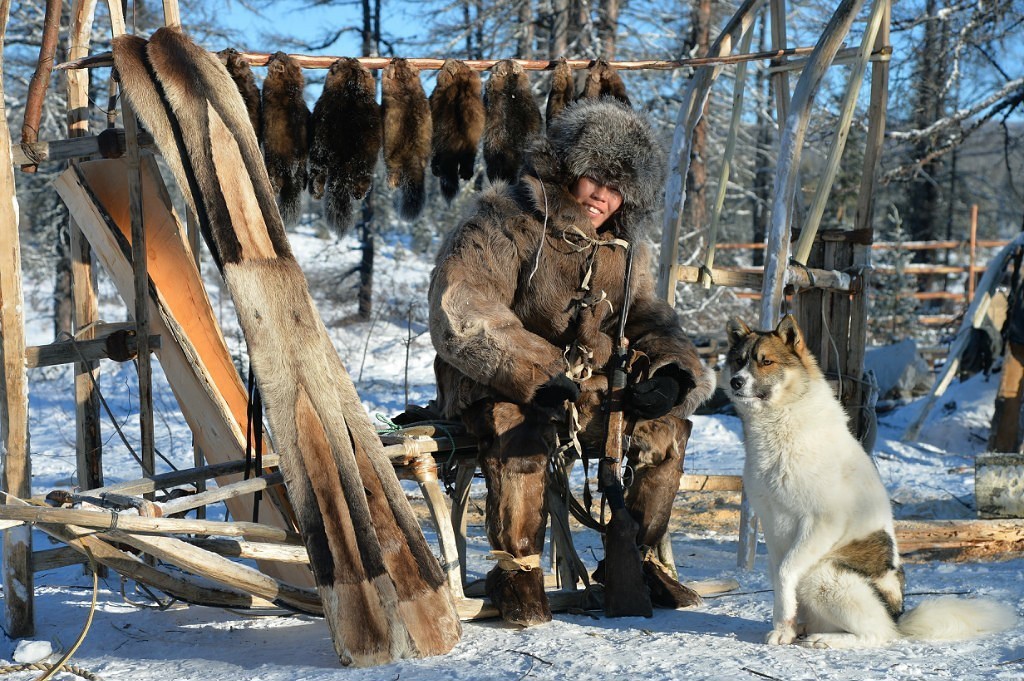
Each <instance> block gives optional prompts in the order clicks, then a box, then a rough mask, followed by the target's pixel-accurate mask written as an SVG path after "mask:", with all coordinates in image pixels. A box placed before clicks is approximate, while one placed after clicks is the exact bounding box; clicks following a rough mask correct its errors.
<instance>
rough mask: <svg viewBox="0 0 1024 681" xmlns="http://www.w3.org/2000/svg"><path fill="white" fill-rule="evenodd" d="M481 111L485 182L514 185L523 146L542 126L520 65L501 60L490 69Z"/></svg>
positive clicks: (527, 79) (520, 167) (521, 165)
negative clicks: (503, 181) (485, 167)
mask: <svg viewBox="0 0 1024 681" xmlns="http://www.w3.org/2000/svg"><path fill="white" fill-rule="evenodd" d="M484 111H485V121H484V133H483V140H484V142H483V147H484V163H485V165H486V166H487V179H489V180H490V181H491V182H494V181H495V180H506V181H507V182H515V181H516V180H518V179H519V172H520V171H521V170H522V168H523V160H524V156H525V152H526V145H527V143H528V142H529V141H530V139H531V138H532V137H533V136H534V135H536V134H537V133H538V132H540V129H541V125H542V122H541V117H540V109H538V108H537V104H536V102H534V101H533V93H532V92H531V91H530V79H529V77H528V76H527V75H526V71H524V70H523V67H522V65H521V64H519V63H518V62H515V61H513V60H511V59H503V60H501V61H499V62H498V63H497V64H495V65H494V66H493V67H491V76H490V78H488V79H487V87H486V89H485V90H484Z"/></svg>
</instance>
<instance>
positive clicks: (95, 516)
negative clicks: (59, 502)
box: [0, 506, 302, 544]
mask: <svg viewBox="0 0 1024 681" xmlns="http://www.w3.org/2000/svg"><path fill="white" fill-rule="evenodd" d="M0 519H5V520H21V521H23V522H29V523H49V524H63V525H79V526H82V527H92V528H96V529H101V530H113V529H122V530H125V531H128V532H139V533H155V534H165V533H177V534H215V535H225V536H229V537H245V538H246V539H264V540H267V541H279V542H285V543H289V544H296V543H298V542H300V541H301V539H302V538H301V537H300V536H299V535H297V534H296V533H294V532H287V531H285V530H281V529H278V528H276V527H268V526H267V525H259V524H257V523H249V522H220V521H216V520H191V519H188V518H142V517H139V516H136V515H128V514H126V513H107V512H102V511H82V510H79V509H73V508H38V507H34V506H33V507H28V506H25V507H21V506H0ZM8 531H10V530H8Z"/></svg>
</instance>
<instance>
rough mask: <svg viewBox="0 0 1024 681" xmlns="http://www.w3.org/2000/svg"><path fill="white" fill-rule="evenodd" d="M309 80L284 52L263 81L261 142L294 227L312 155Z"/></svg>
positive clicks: (272, 59) (272, 60)
mask: <svg viewBox="0 0 1024 681" xmlns="http://www.w3.org/2000/svg"><path fill="white" fill-rule="evenodd" d="M305 85H306V81H305V78H303V76H302V69H301V68H300V67H299V65H298V63H296V61H295V60H294V59H292V58H291V57H290V56H288V55H287V54H285V53H284V52H275V53H274V54H273V55H271V57H270V61H269V62H267V77H266V78H265V79H264V80H263V127H262V130H261V134H260V142H261V143H262V145H263V158H264V160H265V161H266V164H267V173H268V174H269V175H270V183H271V186H273V188H274V192H275V193H276V194H277V197H278V199H277V201H278V206H279V207H280V209H281V217H282V218H283V219H284V221H285V223H286V224H294V223H295V222H296V221H297V220H298V217H299V208H300V205H299V204H300V200H301V198H302V190H303V189H305V188H306V182H307V179H308V171H307V169H306V162H307V158H308V155H309V107H308V106H306V100H305V99H303V96H302V93H303V90H304V89H305Z"/></svg>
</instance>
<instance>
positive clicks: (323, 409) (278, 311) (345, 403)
mask: <svg viewBox="0 0 1024 681" xmlns="http://www.w3.org/2000/svg"><path fill="white" fill-rule="evenodd" d="M114 64H115V66H116V68H117V70H118V73H119V74H120V78H121V84H122V87H123V88H124V94H125V96H126V97H127V98H128V100H129V101H130V102H131V104H132V107H133V108H134V109H135V111H136V112H137V113H138V114H139V116H140V117H141V119H142V121H143V122H144V123H145V125H146V127H147V129H149V130H150V131H151V132H152V134H153V137H154V139H155V140H156V142H157V145H158V146H159V148H160V151H161V153H162V155H163V156H164V158H165V159H166V160H167V163H168V165H169V167H170V168H171V171H172V172H173V173H174V175H175V177H176V179H177V180H178V183H179V185H180V187H181V190H182V193H183V194H184V196H185V199H186V201H187V202H188V203H189V205H190V207H192V208H193V209H194V210H195V213H196V215H197V216H198V218H199V221H200V225H201V227H202V229H203V234H204V235H205V236H206V238H207V243H208V244H209V246H210V249H211V250H212V251H213V253H214V255H215V258H216V259H217V262H218V265H219V266H220V267H221V271H222V273H223V276H224V280H225V282H226V283H227V288H228V290H229V292H230V293H231V297H232V300H233V302H234V304H235V309H236V310H237V313H238V317H239V322H240V325H241V327H242V330H243V332H244V333H245V338H246V341H247V343H248V346H249V351H250V361H251V363H252V366H253V369H254V373H255V375H256V378H257V380H258V382H259V387H260V390H261V391H262V393H263V395H264V398H265V401H266V402H265V403H266V405H267V416H268V418H269V421H270V425H271V428H272V431H273V435H274V443H275V446H276V449H277V451H278V453H279V454H280V456H281V469H282V472H283V473H284V478H285V483H286V486H287V490H288V496H289V499H290V501H291V502H292V505H293V506H294V508H295V510H296V518H297V520H298V524H299V528H300V530H301V532H302V537H303V541H304V542H305V545H306V550H307V552H308V553H309V557H310V567H311V569H312V571H313V576H314V578H315V581H316V584H317V588H318V590H319V593H320V596H321V600H322V602H323V606H324V614H325V617H326V619H327V623H328V626H329V627H330V630H331V635H332V639H333V641H334V646H335V650H336V652H337V654H338V656H339V659H340V660H341V662H342V664H346V665H347V664H354V665H371V664H383V663H386V662H391V661H394V660H395V659H398V658H402V657H418V656H426V655H435V654H441V653H445V652H448V651H449V650H450V649H451V648H452V646H454V645H455V643H456V642H457V641H458V639H459V636H460V633H461V625H460V623H459V619H458V614H457V612H456V610H455V607H454V602H453V600H452V596H451V591H450V589H449V588H448V585H447V582H446V581H445V576H444V573H443V571H442V569H441V566H440V565H439V564H438V562H437V559H436V558H435V557H434V556H433V554H432V553H431V550H430V547H429V546H428V545H427V543H426V541H425V540H424V538H423V534H422V532H421V531H420V528H419V525H418V523H417V521H416V517H415V516H414V514H413V511H412V508H411V507H410V505H409V502H408V500H407V499H406V497H405V493H404V492H403V490H402V488H401V486H400V484H399V482H398V479H397V478H396V476H395V473H394V469H393V468H392V466H391V463H390V461H389V460H388V458H387V456H386V455H385V454H384V452H383V448H382V445H381V443H380V438H379V437H378V436H377V434H376V431H375V430H374V427H373V425H372V424H371V423H370V420H369V418H367V416H366V413H365V411H364V410H363V409H362V406H361V403H360V401H359V396H358V395H357V394H356V391H355V388H354V386H353V385H352V381H351V378H350V377H349V376H348V374H347V372H346V371H345V367H344V366H343V365H342V363H341V360H340V358H339V357H338V354H337V352H336V351H335V350H334V347H333V345H332V343H331V340H330V338H329V337H328V335H327V330H326V329H325V328H324V325H323V322H322V321H321V320H320V316H319V315H318V314H317V311H316V309H315V307H314V305H313V301H312V299H311V298H310V295H309V290H308V288H307V285H306V280H305V277H304V276H303V274H302V271H301V270H300V269H299V266H298V263H297V262H296V261H295V258H294V257H293V256H292V254H291V251H290V248H289V245H288V240H287V237H286V235H285V231H284V224H283V222H282V220H281V216H280V214H279V213H278V211H277V207H276V205H275V202H274V190H273V187H272V185H271V182H270V178H269V176H268V174H267V170H266V168H265V166H264V164H263V162H262V159H261V158H260V152H259V147H258V145H257V141H256V136H255V135H254V134H252V132H251V128H250V126H248V125H246V121H247V113H246V110H245V106H244V103H243V101H242V99H241V97H240V96H239V94H238V91H237V89H235V87H234V86H233V84H232V82H231V79H230V76H229V74H228V73H227V71H226V70H225V68H224V66H223V65H222V64H221V63H220V62H219V61H218V60H217V59H216V58H215V57H213V56H212V55H211V54H210V53H209V52H207V51H205V50H203V49H202V48H200V47H198V46H197V45H195V44H194V43H193V42H191V40H189V39H188V38H187V37H185V35H184V34H182V33H181V32H180V30H178V29H172V28H161V29H159V30H158V31H156V32H155V33H154V34H153V36H152V38H151V39H150V40H149V42H148V43H147V42H146V41H144V40H142V39H141V38H138V37H136V36H131V35H126V36H121V37H118V38H116V39H115V40H114Z"/></svg>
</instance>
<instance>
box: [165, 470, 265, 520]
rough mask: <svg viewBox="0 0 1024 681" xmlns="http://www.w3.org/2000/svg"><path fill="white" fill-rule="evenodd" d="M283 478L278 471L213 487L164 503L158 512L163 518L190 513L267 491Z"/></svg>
mask: <svg viewBox="0 0 1024 681" xmlns="http://www.w3.org/2000/svg"><path fill="white" fill-rule="evenodd" d="M283 484H284V476H283V475H282V474H281V472H280V471H277V472H275V473H267V474H266V475H260V476H257V477H255V478H249V479H248V480H242V481H240V482H233V483H231V484H228V485H222V486H219V487H215V488H214V489H211V490H208V491H206V492H200V493H199V494H191V495H189V496H185V497H179V498H177V499H174V500H173V501H166V502H164V503H162V504H159V507H160V510H161V512H162V513H163V515H165V516H170V515H175V514H177V513H184V512H185V511H191V510H192V509H194V508H199V507H200V506H208V505H210V504H215V503H217V502H218V501H226V500H227V499H234V498H235V497H238V496H241V495H243V494H253V493H254V492H261V491H263V490H265V489H269V488H270V487H273V486H274V485H283Z"/></svg>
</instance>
